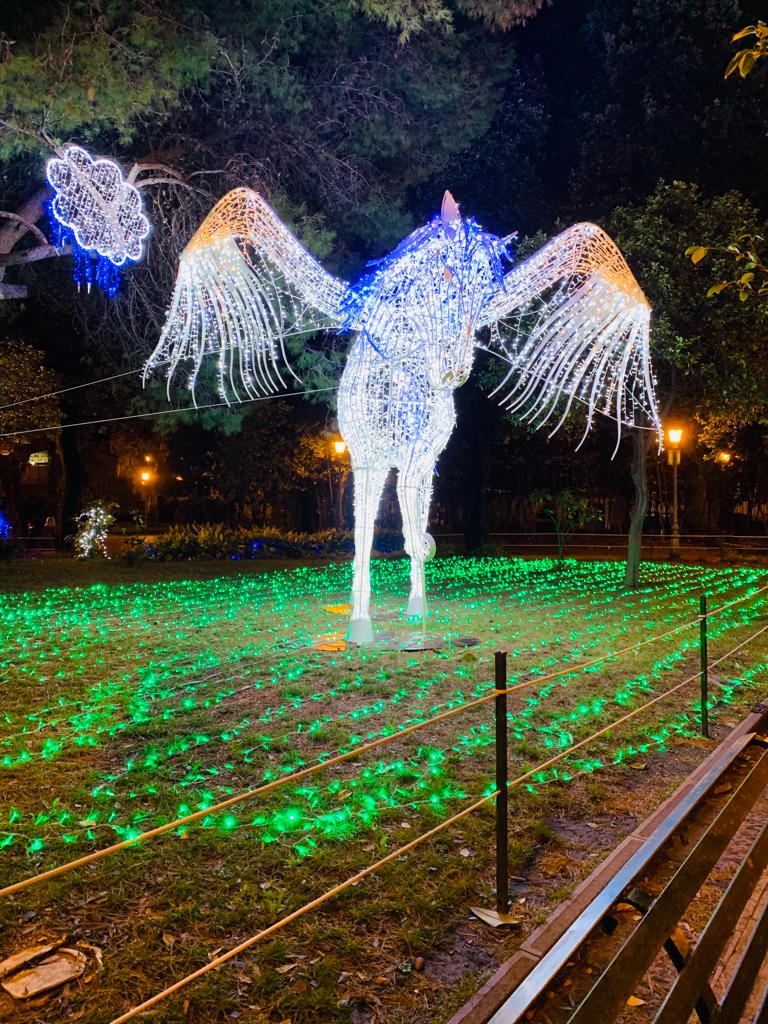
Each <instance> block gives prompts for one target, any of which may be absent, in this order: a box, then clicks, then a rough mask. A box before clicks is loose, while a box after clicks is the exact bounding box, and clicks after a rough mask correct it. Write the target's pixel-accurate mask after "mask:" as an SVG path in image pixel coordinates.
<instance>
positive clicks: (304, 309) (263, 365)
mask: <svg viewBox="0 0 768 1024" xmlns="http://www.w3.org/2000/svg"><path fill="white" fill-rule="evenodd" d="M346 290H347V289H346V285H345V284H344V283H343V282H341V281H339V280H337V279H336V278H335V277H333V276H332V275H331V274H329V273H327V272H326V271H325V270H324V269H323V267H322V266H321V265H320V264H319V263H318V262H317V260H315V258H314V257H313V256H311V255H310V253H309V252H307V250H306V249H304V247H303V246H302V245H301V244H300V243H299V242H298V241H297V239H296V238H295V237H294V236H293V235H292V234H291V232H290V231H289V230H288V228H286V226H285V225H284V224H283V223H282V221H281V220H280V218H279V217H278V216H277V214H276V213H275V212H274V210H272V208H271V207H270V206H269V205H268V204H267V202H266V201H265V200H264V199H263V198H262V197H261V196H260V195H259V194H258V193H257V192H254V191H252V190H251V189H247V188H237V189H234V190H233V191H232V192H229V193H228V194H227V195H226V196H224V198H223V199H221V200H219V202H218V203H217V204H216V206H214V208H213V209H212V210H211V212H210V213H209V214H208V216H207V217H206V219H205V220H204V221H203V223H202V224H201V225H200V227H199V228H198V230H197V231H196V232H195V234H194V235H193V237H192V239H191V241H190V243H189V245H188V246H187V247H186V249H185V250H184V252H183V253H182V255H181V259H180V261H179V271H178V274H177V277H176V286H175V288H174V292H173V297H172V299H171V305H170V308H169V310H168V314H167V316H166V321H165V326H164V327H163V331H162V334H161V335H160V340H159V341H158V343H157V347H156V348H155V350H154V352H153V353H152V355H151V356H150V357H149V359H148V361H147V364H146V366H145V368H144V380H145V381H146V378H147V376H148V374H149V373H150V372H151V371H152V370H153V369H154V368H155V367H158V366H160V365H165V366H166V367H167V371H166V373H167V378H168V391H169V392H170V387H171V382H172V380H173V377H174V375H175V373H176V370H177V368H178V366H179V364H180V363H181V362H182V360H190V361H191V368H190V372H189V378H188V385H189V387H190V389H191V391H192V395H193V401H194V393H195V383H196V381H197V377H198V373H199V372H200V368H201V365H202V362H203V358H204V356H206V355H209V354H216V355H218V357H219V358H218V370H217V373H218V388H219V392H220V394H221V396H222V397H223V398H224V400H225V401H227V402H228V401H229V393H230V392H231V393H233V394H234V396H235V398H236V400H238V401H239V400H240V395H239V392H238V386H242V388H243V389H244V391H245V393H246V395H247V396H248V397H249V398H255V397H261V396H265V395H269V394H275V393H278V392H280V391H283V390H286V383H285V379H284V377H283V375H282V373H281V364H282V366H283V367H284V368H285V369H287V371H288V373H290V374H291V376H292V377H294V379H295V380H296V381H297V382H299V383H300V381H299V378H298V377H297V376H296V374H295V373H294V372H293V370H292V369H291V367H290V364H289V361H288V356H287V353H286V347H285V343H286V339H287V338H289V337H291V336H296V335H302V334H307V333H309V332H312V331H315V330H319V329H322V328H329V327H336V326H338V325H339V323H340V317H339V314H338V310H339V307H340V305H341V302H342V299H343V297H344V295H345V294H346ZM195 404H196V403H195Z"/></svg>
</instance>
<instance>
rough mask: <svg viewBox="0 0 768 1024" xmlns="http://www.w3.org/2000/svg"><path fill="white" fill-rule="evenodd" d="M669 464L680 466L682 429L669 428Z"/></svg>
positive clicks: (667, 432)
mask: <svg viewBox="0 0 768 1024" xmlns="http://www.w3.org/2000/svg"><path fill="white" fill-rule="evenodd" d="M666 434H667V462H668V463H669V465H670V466H679V465H680V445H681V444H682V443H683V428H682V427H667V430H666Z"/></svg>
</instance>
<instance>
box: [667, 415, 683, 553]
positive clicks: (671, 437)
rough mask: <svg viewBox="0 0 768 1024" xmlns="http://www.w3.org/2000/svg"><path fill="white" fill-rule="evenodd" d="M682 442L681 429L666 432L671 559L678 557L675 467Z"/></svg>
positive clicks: (678, 540)
mask: <svg viewBox="0 0 768 1024" xmlns="http://www.w3.org/2000/svg"><path fill="white" fill-rule="evenodd" d="M682 441H683V429H682V427H670V428H669V429H668V430H667V444H668V448H667V462H668V463H669V465H670V466H671V467H672V551H671V557H672V558H679V557H680V519H679V515H678V492H677V467H678V466H679V465H680V445H681V444H682Z"/></svg>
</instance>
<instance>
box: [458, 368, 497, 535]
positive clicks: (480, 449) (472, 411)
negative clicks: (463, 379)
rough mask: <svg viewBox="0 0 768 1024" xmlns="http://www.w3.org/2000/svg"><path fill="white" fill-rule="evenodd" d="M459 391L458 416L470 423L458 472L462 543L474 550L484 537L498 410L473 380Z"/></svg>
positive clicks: (486, 532)
mask: <svg viewBox="0 0 768 1024" xmlns="http://www.w3.org/2000/svg"><path fill="white" fill-rule="evenodd" d="M459 394H460V396H461V397H460V401H459V402H458V403H457V405H458V409H459V416H460V417H462V418H464V419H465V420H467V419H468V420H470V422H471V424H472V425H471V427H470V428H469V429H468V430H467V429H465V440H466V445H467V448H466V452H465V461H464V466H463V473H462V491H463V493H462V512H463V517H462V518H463V521H464V545H465V547H466V550H467V551H470V552H471V551H477V550H478V549H479V548H481V547H482V546H483V544H485V543H486V542H487V540H488V506H487V486H488V478H489V475H490V459H491V446H492V443H493V437H494V434H495V433H496V427H497V425H498V421H499V414H498V413H497V411H496V407H495V406H494V405H493V404H492V403H491V402H489V401H488V396H487V395H486V394H485V393H484V392H482V391H480V389H479V388H478V387H476V386H475V385H474V382H473V381H470V382H469V383H468V384H465V385H464V387H463V388H462V389H461V391H460V392H459Z"/></svg>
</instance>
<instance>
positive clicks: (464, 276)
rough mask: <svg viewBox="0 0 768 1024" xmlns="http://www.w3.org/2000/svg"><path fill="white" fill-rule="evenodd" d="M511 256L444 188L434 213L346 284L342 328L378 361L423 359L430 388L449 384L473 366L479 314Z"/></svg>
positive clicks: (458, 381) (449, 386)
mask: <svg viewBox="0 0 768 1024" xmlns="http://www.w3.org/2000/svg"><path fill="white" fill-rule="evenodd" d="M510 259H511V254H510V253H509V250H508V245H507V243H506V242H505V241H504V240H503V239H501V238H499V237H497V236H496V235H491V234H488V233H487V232H484V231H483V230H482V229H481V228H480V227H479V226H478V225H477V224H476V223H475V221H473V220H470V219H467V220H465V219H463V218H462V217H461V215H460V213H459V208H458V205H457V204H456V202H455V200H454V199H453V196H451V194H450V192H446V193H445V196H444V198H443V207H442V210H441V213H440V215H439V216H438V217H435V218H433V219H432V220H431V221H430V222H429V223H428V224H426V225H424V227H421V228H418V229H417V230H416V231H414V232H413V233H412V234H411V235H409V236H408V237H407V238H406V239H405V240H404V241H403V242H401V243H400V245H399V246H398V247H397V248H396V249H395V250H394V251H393V252H391V253H390V254H389V255H388V256H385V257H384V258H383V259H380V260H377V261H375V262H374V263H372V264H371V267H372V269H371V270H370V271H369V273H367V274H365V275H364V276H363V277H362V278H360V280H359V281H358V282H357V283H356V284H354V285H353V286H352V287H351V289H350V291H349V294H348V298H347V300H346V302H345V306H344V322H343V325H342V327H343V328H344V329H347V330H357V331H360V333H361V334H362V336H363V337H364V338H365V339H366V340H368V341H369V342H370V344H371V345H372V346H373V347H374V349H376V351H377V352H378V353H379V354H380V355H381V356H382V357H383V358H385V359H408V358H418V359H420V360H422V361H423V363H424V368H425V372H426V375H427V379H428V380H429V383H430V385H431V386H432V387H434V388H437V389H440V390H443V389H450V390H453V389H454V388H457V387H459V386H460V385H461V384H463V383H464V382H465V381H466V379H467V378H468V377H469V374H470V373H471V371H472V361H473V357H474V345H475V329H476V326H477V321H478V318H479V316H480V313H481V311H482V310H483V308H484V307H485V305H486V303H487V302H488V301H490V299H492V298H493V297H494V296H495V295H497V294H498V292H499V291H500V290H501V289H503V279H504V264H505V263H508V262H509V260H510Z"/></svg>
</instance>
